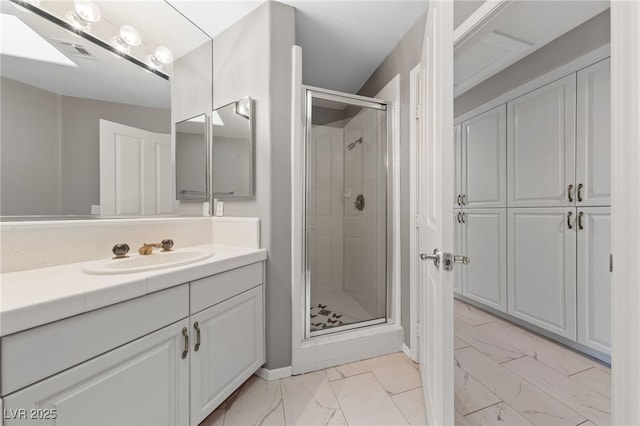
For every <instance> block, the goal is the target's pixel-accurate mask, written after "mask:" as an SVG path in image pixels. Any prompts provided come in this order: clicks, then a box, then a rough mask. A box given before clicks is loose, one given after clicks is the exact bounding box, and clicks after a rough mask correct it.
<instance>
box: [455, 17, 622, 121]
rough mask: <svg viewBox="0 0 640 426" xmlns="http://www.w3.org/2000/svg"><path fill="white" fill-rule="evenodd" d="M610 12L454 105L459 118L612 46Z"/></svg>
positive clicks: (488, 80)
mask: <svg viewBox="0 0 640 426" xmlns="http://www.w3.org/2000/svg"><path fill="white" fill-rule="evenodd" d="M610 28H611V27H610V18H609V9H607V10H605V11H604V12H602V13H600V14H599V15H596V16H594V17H593V18H591V19H590V20H588V21H586V22H585V23H583V24H582V25H579V26H577V27H576V28H574V29H573V30H571V31H569V32H567V33H566V34H564V35H562V36H560V37H558V38H557V39H555V40H553V41H551V42H550V43H547V44H546V45H545V46H542V47H541V48H540V49H538V50H536V51H535V52H533V53H531V54H530V55H528V56H526V57H525V58H523V59H521V60H520V61H518V62H516V63H515V64H513V65H511V66H509V67H507V68H505V69H504V70H502V71H501V72H499V73H498V74H496V75H494V76H493V77H491V78H489V79H487V80H485V81H484V82H482V83H480V84H479V85H478V86H476V87H474V88H472V89H470V90H469V91H467V92H465V93H463V94H462V95H460V96H458V97H457V98H456V99H455V101H454V108H453V109H454V116H455V117H458V116H459V115H461V114H464V113H465V112H467V111H470V110H472V109H474V108H476V107H478V106H480V105H482V104H484V103H486V102H489V101H490V100H492V99H494V98H496V97H498V96H500V95H502V94H504V93H506V92H508V91H510V90H512V89H515V88H516V87H518V86H521V85H522V84H524V83H526V82H528V81H531V80H533V79H535V78H537V77H540V76H541V75H544V74H546V73H547V72H549V71H552V70H553V69H555V68H558V67H560V66H562V65H564V64H566V63H569V62H571V61H572V60H574V59H576V58H578V57H580V56H582V55H584V54H585V53H587V52H589V51H591V50H593V49H596V48H598V47H600V46H604V45H606V44H608V43H609V42H610V32H611V30H610Z"/></svg>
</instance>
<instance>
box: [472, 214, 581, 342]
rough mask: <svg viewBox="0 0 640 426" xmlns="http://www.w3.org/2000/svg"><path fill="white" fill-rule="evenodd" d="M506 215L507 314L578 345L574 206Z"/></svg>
mask: <svg viewBox="0 0 640 426" xmlns="http://www.w3.org/2000/svg"><path fill="white" fill-rule="evenodd" d="M508 212H509V213H508V225H507V226H508V230H507V235H508V253H507V258H508V268H507V269H508V299H509V300H508V313H509V314H510V315H513V316H514V317H516V318H520V319H522V320H525V321H527V322H529V323H531V324H534V325H536V326H538V327H541V328H543V329H546V330H549V331H551V332H553V333H555V334H557V335H559V336H562V337H565V338H567V339H570V340H574V341H575V340H576V233H575V226H576V225H575V216H576V215H575V207H573V208H539V209H528V208H520V209H508ZM471 261H472V262H473V259H472V260H471Z"/></svg>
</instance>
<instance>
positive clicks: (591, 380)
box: [454, 300, 611, 426]
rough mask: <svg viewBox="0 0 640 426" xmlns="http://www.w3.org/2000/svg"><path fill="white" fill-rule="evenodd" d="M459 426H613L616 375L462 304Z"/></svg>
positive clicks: (458, 319) (458, 317)
mask: <svg viewBox="0 0 640 426" xmlns="http://www.w3.org/2000/svg"><path fill="white" fill-rule="evenodd" d="M454 316H455V319H454V321H455V342H454V357H455V364H454V381H455V386H454V389H455V390H454V392H455V410H456V412H455V424H456V426H458V425H460V426H463V425H464V426H468V425H509V426H518V425H540V426H555V425H573V426H575V425H583V426H590V425H594V424H595V425H600V426H603V425H609V424H611V371H610V369H609V368H608V367H607V366H605V365H603V364H601V363H599V362H598V361H595V360H593V359H591V358H589V357H586V356H583V355H581V354H579V353H577V352H574V351H572V350H570V349H568V348H566V347H564V346H562V345H559V344H557V343H555V342H553V341H551V340H549V339H546V338H544V337H541V336H539V335H537V334H535V333H532V332H529V331H527V330H525V329H523V328H521V327H518V326H516V325H514V324H511V323H509V322H507V321H504V320H503V319H501V318H498V317H496V316H494V315H491V314H489V313H487V312H484V311H482V310H480V309H477V308H475V307H473V306H471V305H469V304H466V303H463V302H461V301H459V300H456V301H455V308H454Z"/></svg>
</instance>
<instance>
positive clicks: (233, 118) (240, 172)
mask: <svg viewBox="0 0 640 426" xmlns="http://www.w3.org/2000/svg"><path fill="white" fill-rule="evenodd" d="M253 111H254V108H253V101H252V99H251V98H250V97H248V96H247V97H244V98H242V99H239V100H238V101H236V102H233V103H230V104H229V105H225V106H223V107H220V108H218V109H216V110H215V111H213V114H212V118H211V135H212V137H211V139H212V158H213V196H214V197H215V198H221V199H233V198H250V197H252V196H253V186H254V146H253V144H254V137H253V114H254V112H253Z"/></svg>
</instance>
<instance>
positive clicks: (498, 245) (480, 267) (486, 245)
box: [454, 208, 507, 312]
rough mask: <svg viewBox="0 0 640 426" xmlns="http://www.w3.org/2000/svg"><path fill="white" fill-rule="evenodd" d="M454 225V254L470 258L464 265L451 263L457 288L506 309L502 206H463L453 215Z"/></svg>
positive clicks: (502, 309) (505, 237)
mask: <svg viewBox="0 0 640 426" xmlns="http://www.w3.org/2000/svg"><path fill="white" fill-rule="evenodd" d="M454 226H455V228H454V229H455V232H454V234H455V235H456V242H457V244H456V254H461V255H463V256H467V257H469V259H471V262H470V263H469V264H468V265H456V267H454V273H455V278H454V282H455V283H456V284H457V285H458V286H459V288H460V291H459V292H460V293H461V294H462V295H463V296H465V297H468V298H469V299H473V300H475V301H477V302H480V303H483V304H485V305H487V306H490V307H492V308H494V309H497V310H499V311H502V312H506V311H507V247H506V245H507V244H506V242H507V215H506V209H504V208H503V209H464V210H462V211H460V212H458V213H457V214H456V215H455V222H454ZM458 244H459V245H458Z"/></svg>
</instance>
